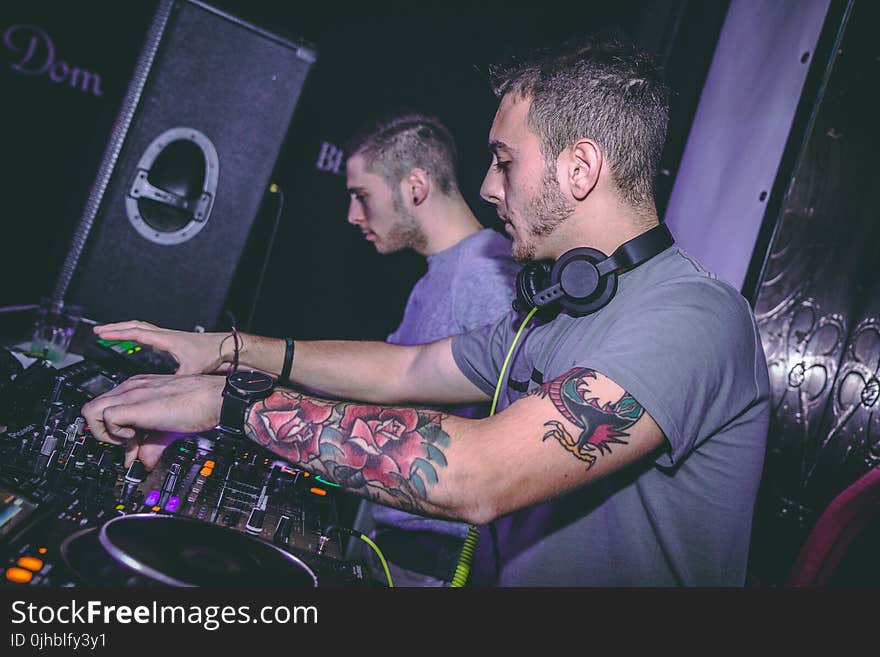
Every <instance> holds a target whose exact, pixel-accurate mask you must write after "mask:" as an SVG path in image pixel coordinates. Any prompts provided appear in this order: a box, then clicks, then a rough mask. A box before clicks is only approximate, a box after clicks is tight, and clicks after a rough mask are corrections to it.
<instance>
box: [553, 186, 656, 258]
mask: <svg viewBox="0 0 880 657" xmlns="http://www.w3.org/2000/svg"><path fill="white" fill-rule="evenodd" d="M584 209H585V210H586V209H587V208H584ZM658 223H660V220H659V218H658V216H657V210H656V208H655V207H654V205H653V204H651V205H649V206H646V207H633V206H631V205H628V204H623V203H620V202H619V201H617V199H616V198H611V199H606V202H603V203H596V204H593V205H592V207H590V208H589V211H588V212H585V213H584V214H583V215H581V216H580V217H577V218H576V217H575V216H572V217H569V219H568V220H566V228H568V230H566V231H565V234H561V235H559V240H558V243H557V244H556V245H555V246H556V248H555V249H553V251H554V253H553V256H552V257H553V258H558V257H559V256H561V255H562V254H563V253H565V252H566V251H568V250H569V249H571V248H573V247H574V246H587V247H590V248H593V249H597V250H599V251H601V252H602V253H604V254H605V255H609V256H610V255H611V254H612V253H614V252H615V251H616V250H617V248H618V247H619V246H620V245H621V244H623V243H624V242H628V241H629V240H631V239H633V238H634V237H637V236H639V235H641V234H642V233H644V232H645V231H647V230H649V229H651V228H653V227H654V226H656V225H657V224H658Z"/></svg>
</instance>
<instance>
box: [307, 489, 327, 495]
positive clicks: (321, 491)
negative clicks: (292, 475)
mask: <svg viewBox="0 0 880 657" xmlns="http://www.w3.org/2000/svg"><path fill="white" fill-rule="evenodd" d="M309 492H310V493H314V494H315V495H326V494H327V491H325V490H324V489H323V488H309Z"/></svg>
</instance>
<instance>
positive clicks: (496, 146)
mask: <svg viewBox="0 0 880 657" xmlns="http://www.w3.org/2000/svg"><path fill="white" fill-rule="evenodd" d="M489 150H490V151H492V152H493V153H496V154H497V153H498V151H499V150H505V151H507V152H508V153H510V154H511V155H513V154H514V153H516V149H515V148H513V147H512V146H509V145H507V144H505V143H504V142H503V141H501V140H499V139H493V140H492V141H490V142H489Z"/></svg>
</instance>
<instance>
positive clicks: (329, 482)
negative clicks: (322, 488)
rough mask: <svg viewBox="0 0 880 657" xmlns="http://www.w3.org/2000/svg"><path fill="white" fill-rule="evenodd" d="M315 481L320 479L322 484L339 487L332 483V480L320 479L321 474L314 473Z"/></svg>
mask: <svg viewBox="0 0 880 657" xmlns="http://www.w3.org/2000/svg"><path fill="white" fill-rule="evenodd" d="M315 481H320V482H321V483H322V484H327V485H328V486H333V487H334V488H341V486H340V485H339V484H334V483H333V482H332V481H327V480H326V479H322V478H321V475H315Z"/></svg>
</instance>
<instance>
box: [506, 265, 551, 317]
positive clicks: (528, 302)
mask: <svg viewBox="0 0 880 657" xmlns="http://www.w3.org/2000/svg"><path fill="white" fill-rule="evenodd" d="M552 267H553V263H552V261H548V260H539V261H537V262H529V263H527V264H526V265H525V266H524V267H523V268H522V269H520V271H519V273H518V274H517V275H516V299H515V300H514V302H513V309H514V310H515V311H516V312H520V313H522V312H526V311H529V310H531V309H532V306H534V305H535V295H536V294H537V293H538V292H540V291H541V290H544V289H545V288H547V287H548V285H549V283H550V270H551V269H552Z"/></svg>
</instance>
